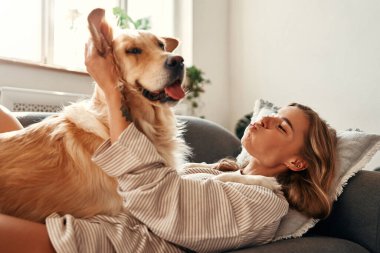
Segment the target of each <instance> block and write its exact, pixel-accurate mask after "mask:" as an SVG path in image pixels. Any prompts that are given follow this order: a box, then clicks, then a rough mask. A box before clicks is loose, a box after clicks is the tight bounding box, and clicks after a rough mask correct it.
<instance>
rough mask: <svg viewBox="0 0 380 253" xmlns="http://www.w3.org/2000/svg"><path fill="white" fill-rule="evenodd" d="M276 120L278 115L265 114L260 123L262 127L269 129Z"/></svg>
mask: <svg viewBox="0 0 380 253" xmlns="http://www.w3.org/2000/svg"><path fill="white" fill-rule="evenodd" d="M278 120H279V119H278V117H275V116H265V117H263V118H262V119H261V125H262V126H263V127H264V128H267V129H269V128H272V127H273V126H275V125H276V123H277V121H278Z"/></svg>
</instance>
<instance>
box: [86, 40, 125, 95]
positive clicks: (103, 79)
mask: <svg viewBox="0 0 380 253" xmlns="http://www.w3.org/2000/svg"><path fill="white" fill-rule="evenodd" d="M85 65H86V67H87V72H88V73H89V74H90V75H91V77H92V78H93V79H94V80H95V82H96V83H97V84H98V85H99V87H100V88H101V89H102V90H103V91H104V93H105V95H106V96H109V95H112V94H115V92H118V93H119V90H118V88H117V84H118V80H119V76H118V72H117V70H116V66H115V63H114V61H113V55H112V53H111V52H109V53H107V54H106V56H105V57H102V56H100V55H99V53H98V52H97V50H96V48H95V47H94V43H93V41H92V39H90V40H89V41H88V42H87V43H86V48H85Z"/></svg>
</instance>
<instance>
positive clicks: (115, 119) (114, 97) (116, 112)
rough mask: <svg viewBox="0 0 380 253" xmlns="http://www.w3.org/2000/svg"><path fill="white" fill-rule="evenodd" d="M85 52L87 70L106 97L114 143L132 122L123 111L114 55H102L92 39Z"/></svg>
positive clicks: (111, 135) (111, 137)
mask: <svg viewBox="0 0 380 253" xmlns="http://www.w3.org/2000/svg"><path fill="white" fill-rule="evenodd" d="M85 52H86V54H85V64H86V67H87V71H88V73H89V74H90V75H91V76H92V78H93V79H94V80H95V81H96V82H97V83H98V85H99V86H100V88H101V89H102V90H103V92H104V94H105V97H106V103H107V106H108V120H109V124H110V139H111V142H112V143H113V142H115V141H116V140H117V139H118V138H119V136H120V135H121V133H122V132H123V131H124V130H125V129H126V128H127V127H128V126H129V124H130V122H128V121H127V120H126V119H125V118H124V116H123V113H122V111H121V107H122V106H121V93H120V90H119V88H118V87H117V85H118V79H119V77H118V74H117V70H116V66H115V64H114V61H113V58H112V57H113V55H112V54H111V53H107V54H106V56H105V57H102V56H100V55H99V54H98V52H97V51H96V48H95V47H94V44H93V42H92V40H91V39H90V40H89V41H88V42H87V44H86V50H85Z"/></svg>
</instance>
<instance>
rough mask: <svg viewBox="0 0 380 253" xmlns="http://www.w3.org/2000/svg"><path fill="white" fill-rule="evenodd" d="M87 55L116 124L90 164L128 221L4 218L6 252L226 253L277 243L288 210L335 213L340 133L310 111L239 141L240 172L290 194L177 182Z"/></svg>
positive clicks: (288, 111)
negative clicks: (121, 201)
mask: <svg viewBox="0 0 380 253" xmlns="http://www.w3.org/2000/svg"><path fill="white" fill-rule="evenodd" d="M88 46H89V48H87V55H86V65H87V69H88V72H89V73H90V74H91V75H92V77H93V78H94V80H95V81H97V83H98V84H99V85H101V88H102V89H103V91H104V92H105V94H106V97H107V104H108V108H109V115H110V118H109V120H110V122H111V124H110V126H111V129H110V136H111V137H110V140H109V141H107V142H105V143H104V144H103V145H102V146H101V147H99V149H98V151H97V152H96V153H95V155H94V157H93V159H94V161H95V162H96V163H97V164H98V165H99V166H100V167H101V168H102V169H104V171H105V172H106V173H108V174H109V175H111V176H115V177H117V178H118V179H119V183H120V194H121V195H122V196H123V197H124V198H125V212H123V213H120V214H119V215H118V216H115V217H107V216H102V215H98V216H95V217H91V218H88V219H76V218H74V217H72V216H70V215H69V214H67V215H64V216H59V215H58V214H52V215H51V216H50V217H48V218H47V219H46V225H43V224H37V223H33V222H29V221H24V220H20V219H17V218H13V217H9V216H0V251H1V252H12V250H13V252H23V251H25V249H28V252H32V250H33V249H37V251H36V252H54V250H55V251H57V252H182V251H183V250H185V249H190V250H194V251H196V252H198V251H200V252H208V251H224V250H228V249H235V248H239V247H243V246H248V245H259V244H263V243H267V242H270V241H271V240H272V239H273V237H274V235H275V232H276V229H277V228H278V225H279V223H280V220H281V218H282V217H283V216H284V215H285V214H286V213H287V211H288V208H289V205H291V206H293V207H295V208H297V209H298V210H300V211H302V212H304V213H306V214H308V215H310V216H313V217H326V216H327V215H328V214H329V212H330V209H331V200H330V199H329V198H328V195H327V193H328V191H329V189H330V184H331V181H332V177H333V174H334V159H335V156H334V154H335V142H336V141H335V132H334V131H333V130H331V129H330V128H329V127H328V125H327V124H326V123H325V122H324V121H323V120H321V119H320V118H319V117H318V115H317V114H316V113H315V112H313V111H312V110H311V109H309V108H307V107H304V106H301V105H298V104H291V105H290V106H287V107H284V108H283V109H282V110H280V112H279V114H278V115H276V116H269V117H265V118H262V119H260V120H258V121H257V122H255V123H252V124H251V125H250V126H249V127H248V128H247V129H246V131H245V135H244V137H243V138H242V144H243V146H244V147H245V149H246V150H247V151H248V152H249V154H250V155H251V156H252V159H251V160H250V161H249V163H248V164H246V165H245V166H243V167H242V168H240V169H241V173H242V174H257V175H263V176H269V177H276V178H277V179H278V181H279V182H280V183H281V184H282V186H283V192H282V191H271V190H269V189H267V188H264V187H261V186H256V185H244V184H237V183H224V182H221V181H218V180H215V179H214V177H215V175H218V174H220V173H223V172H220V171H219V170H215V169H212V168H204V167H203V168H192V169H191V170H190V171H192V172H187V173H185V174H184V175H182V176H180V175H179V174H178V173H177V171H176V169H175V168H169V167H166V166H165V165H164V160H163V159H162V158H161V157H160V156H159V155H158V153H157V151H156V150H155V148H154V146H153V145H152V143H150V141H149V140H148V139H147V138H146V137H145V136H144V135H143V134H141V133H140V132H139V131H138V130H137V129H136V128H135V126H134V124H133V123H130V122H127V121H126V120H125V119H124V118H123V116H122V114H121V112H120V107H121V106H120V101H121V98H120V93H119V91H118V90H117V88H116V87H115V86H116V84H117V76H116V74H115V71H114V70H113V69H112V67H111V66H112V64H110V61H111V60H112V59H111V57H112V56H110V55H109V56H107V57H106V58H102V57H100V56H98V55H97V54H96V52H94V50H93V48H92V45H91V43H89V44H88ZM226 164H227V163H226V162H221V163H220V166H219V167H221V168H225V167H226V166H227V165H228V166H229V165H230V163H228V164H227V165H226ZM197 172H201V173H197ZM19 241H23V244H22V245H21V243H18V242H19ZM53 245H54V247H53ZM19 247H23V248H22V249H21V248H19ZM24 247H25V248H24Z"/></svg>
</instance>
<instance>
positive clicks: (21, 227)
mask: <svg viewBox="0 0 380 253" xmlns="http://www.w3.org/2000/svg"><path fill="white" fill-rule="evenodd" d="M0 252H7V253H19V252H30V253H33V252H36V253H44V252H46V253H49V252H55V250H54V248H53V246H52V244H51V243H50V240H49V236H48V233H47V229H46V226H45V225H44V224H40V223H36V222H31V221H27V220H23V219H19V218H15V217H11V216H7V215H4V214H0Z"/></svg>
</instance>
